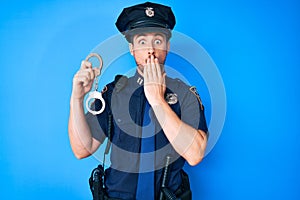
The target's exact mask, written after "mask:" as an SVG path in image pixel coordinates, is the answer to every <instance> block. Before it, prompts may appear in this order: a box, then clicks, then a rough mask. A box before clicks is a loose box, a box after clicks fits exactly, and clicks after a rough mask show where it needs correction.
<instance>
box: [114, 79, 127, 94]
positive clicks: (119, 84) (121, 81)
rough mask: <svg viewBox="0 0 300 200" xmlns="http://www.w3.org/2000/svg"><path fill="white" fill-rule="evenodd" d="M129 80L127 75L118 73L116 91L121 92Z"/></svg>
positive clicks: (115, 83)
mask: <svg viewBox="0 0 300 200" xmlns="http://www.w3.org/2000/svg"><path fill="white" fill-rule="evenodd" d="M127 82H128V78H127V76H123V75H117V76H115V80H114V85H115V91H116V92H120V91H121V90H122V89H123V88H124V87H125V86H126V85H127Z"/></svg>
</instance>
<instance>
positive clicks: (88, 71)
mask: <svg viewBox="0 0 300 200" xmlns="http://www.w3.org/2000/svg"><path fill="white" fill-rule="evenodd" d="M79 75H81V76H86V77H87V78H88V79H89V80H90V81H92V80H94V77H95V76H94V72H93V70H92V69H82V70H80V71H79Z"/></svg>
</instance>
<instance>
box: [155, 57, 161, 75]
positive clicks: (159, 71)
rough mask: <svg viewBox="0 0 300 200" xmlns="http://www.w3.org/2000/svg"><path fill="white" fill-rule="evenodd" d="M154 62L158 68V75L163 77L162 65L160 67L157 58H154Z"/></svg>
mask: <svg viewBox="0 0 300 200" xmlns="http://www.w3.org/2000/svg"><path fill="white" fill-rule="evenodd" d="M154 63H155V69H156V73H157V77H158V78H161V77H162V72H161V67H160V64H159V62H158V59H157V58H155V59H154Z"/></svg>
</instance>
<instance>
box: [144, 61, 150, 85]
mask: <svg viewBox="0 0 300 200" xmlns="http://www.w3.org/2000/svg"><path fill="white" fill-rule="evenodd" d="M149 65H150V60H149V58H147V59H146V64H145V66H144V81H145V82H148V79H149V73H148V71H149Z"/></svg>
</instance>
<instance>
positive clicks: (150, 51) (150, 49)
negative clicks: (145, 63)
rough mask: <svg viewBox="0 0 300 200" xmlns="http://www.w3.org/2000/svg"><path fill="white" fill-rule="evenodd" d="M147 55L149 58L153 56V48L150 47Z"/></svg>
mask: <svg viewBox="0 0 300 200" xmlns="http://www.w3.org/2000/svg"><path fill="white" fill-rule="evenodd" d="M148 55H149V56H151V55H154V48H153V47H150V48H149V49H148Z"/></svg>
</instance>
